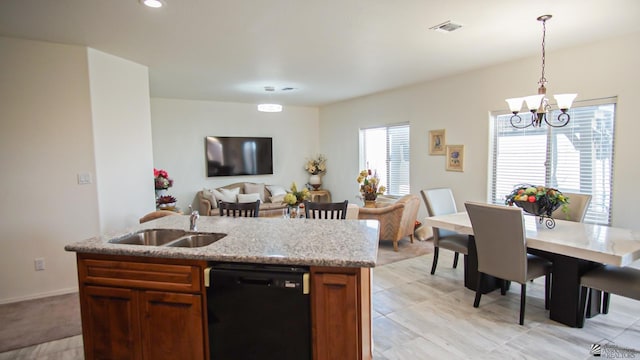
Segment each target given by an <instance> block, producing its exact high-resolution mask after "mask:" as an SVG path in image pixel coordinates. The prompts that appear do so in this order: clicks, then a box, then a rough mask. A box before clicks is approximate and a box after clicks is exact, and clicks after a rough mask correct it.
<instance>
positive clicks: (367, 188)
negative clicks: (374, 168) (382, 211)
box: [356, 169, 387, 207]
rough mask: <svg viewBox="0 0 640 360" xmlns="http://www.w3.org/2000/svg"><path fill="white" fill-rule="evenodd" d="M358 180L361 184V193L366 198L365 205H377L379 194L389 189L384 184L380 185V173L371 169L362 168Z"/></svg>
mask: <svg viewBox="0 0 640 360" xmlns="http://www.w3.org/2000/svg"><path fill="white" fill-rule="evenodd" d="M356 180H357V181H358V184H360V195H361V197H362V199H363V200H364V207H376V199H377V198H378V195H382V194H384V192H385V191H386V190H387V189H385V187H384V186H379V184H380V178H379V177H378V173H377V172H373V173H372V172H371V169H368V170H362V171H360V174H359V175H358V178H357V179H356Z"/></svg>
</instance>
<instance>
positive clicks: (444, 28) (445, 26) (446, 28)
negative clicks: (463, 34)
mask: <svg viewBox="0 0 640 360" xmlns="http://www.w3.org/2000/svg"><path fill="white" fill-rule="evenodd" d="M461 27H462V25H460V24H456V23H452V22H451V20H447V21H445V22H443V23H442V24H438V25H436V26H432V27H430V28H429V30H435V31H439V32H444V33H450V32H452V31H454V30H458V29H460V28H461Z"/></svg>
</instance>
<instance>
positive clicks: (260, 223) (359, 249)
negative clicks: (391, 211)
mask: <svg viewBox="0 0 640 360" xmlns="http://www.w3.org/2000/svg"><path fill="white" fill-rule="evenodd" d="M378 227H379V223H378V222H377V221H372V220H307V219H284V218H229V217H218V216H201V217H200V219H198V222H197V228H198V232H202V233H224V234H227V235H226V236H225V237H223V238H222V239H220V240H218V241H216V242H214V243H213V244H211V245H208V246H204V247H198V248H179V247H166V246H144V245H123V244H114V243H110V242H109V240H111V239H114V238H118V237H121V236H124V235H126V234H128V233H132V232H135V231H138V230H141V229H181V230H188V229H189V216H187V215H174V216H165V217H163V218H160V219H156V220H153V221H149V222H146V223H144V224H141V225H139V226H137V227H134V228H131V229H128V230H126V231H124V232H122V233H119V234H111V235H108V234H107V235H103V236H100V237H98V238H91V239H88V240H83V241H79V242H75V243H72V244H69V245H67V246H65V250H67V251H75V252H79V253H94V254H109V255H127V256H145V257H157V258H173V259H196V260H209V261H226V262H242V263H262V264H287V265H307V266H336V267H374V266H375V264H376V258H377V254H378Z"/></svg>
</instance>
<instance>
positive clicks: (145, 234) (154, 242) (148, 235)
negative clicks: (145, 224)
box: [109, 229, 187, 246]
mask: <svg viewBox="0 0 640 360" xmlns="http://www.w3.org/2000/svg"><path fill="white" fill-rule="evenodd" d="M186 234H187V232H186V231H184V230H173V229H151V230H140V231H138V232H135V233H133V234H129V235H125V236H123V237H120V238H116V239H112V240H110V241H109V242H110V243H114V244H127V245H150V246H159V245H164V244H167V243H169V242H171V241H174V240H176V239H178V238H180V237H183V236H185V235H186Z"/></svg>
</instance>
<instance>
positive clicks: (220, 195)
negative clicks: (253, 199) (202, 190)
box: [211, 187, 240, 203]
mask: <svg viewBox="0 0 640 360" xmlns="http://www.w3.org/2000/svg"><path fill="white" fill-rule="evenodd" d="M211 191H212V192H213V195H214V196H215V197H216V199H217V200H222V201H224V202H232V203H234V202H236V197H237V195H238V194H239V193H240V188H239V187H237V188H233V189H231V190H229V189H225V188H219V189H217V190H216V189H213V190H211Z"/></svg>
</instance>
